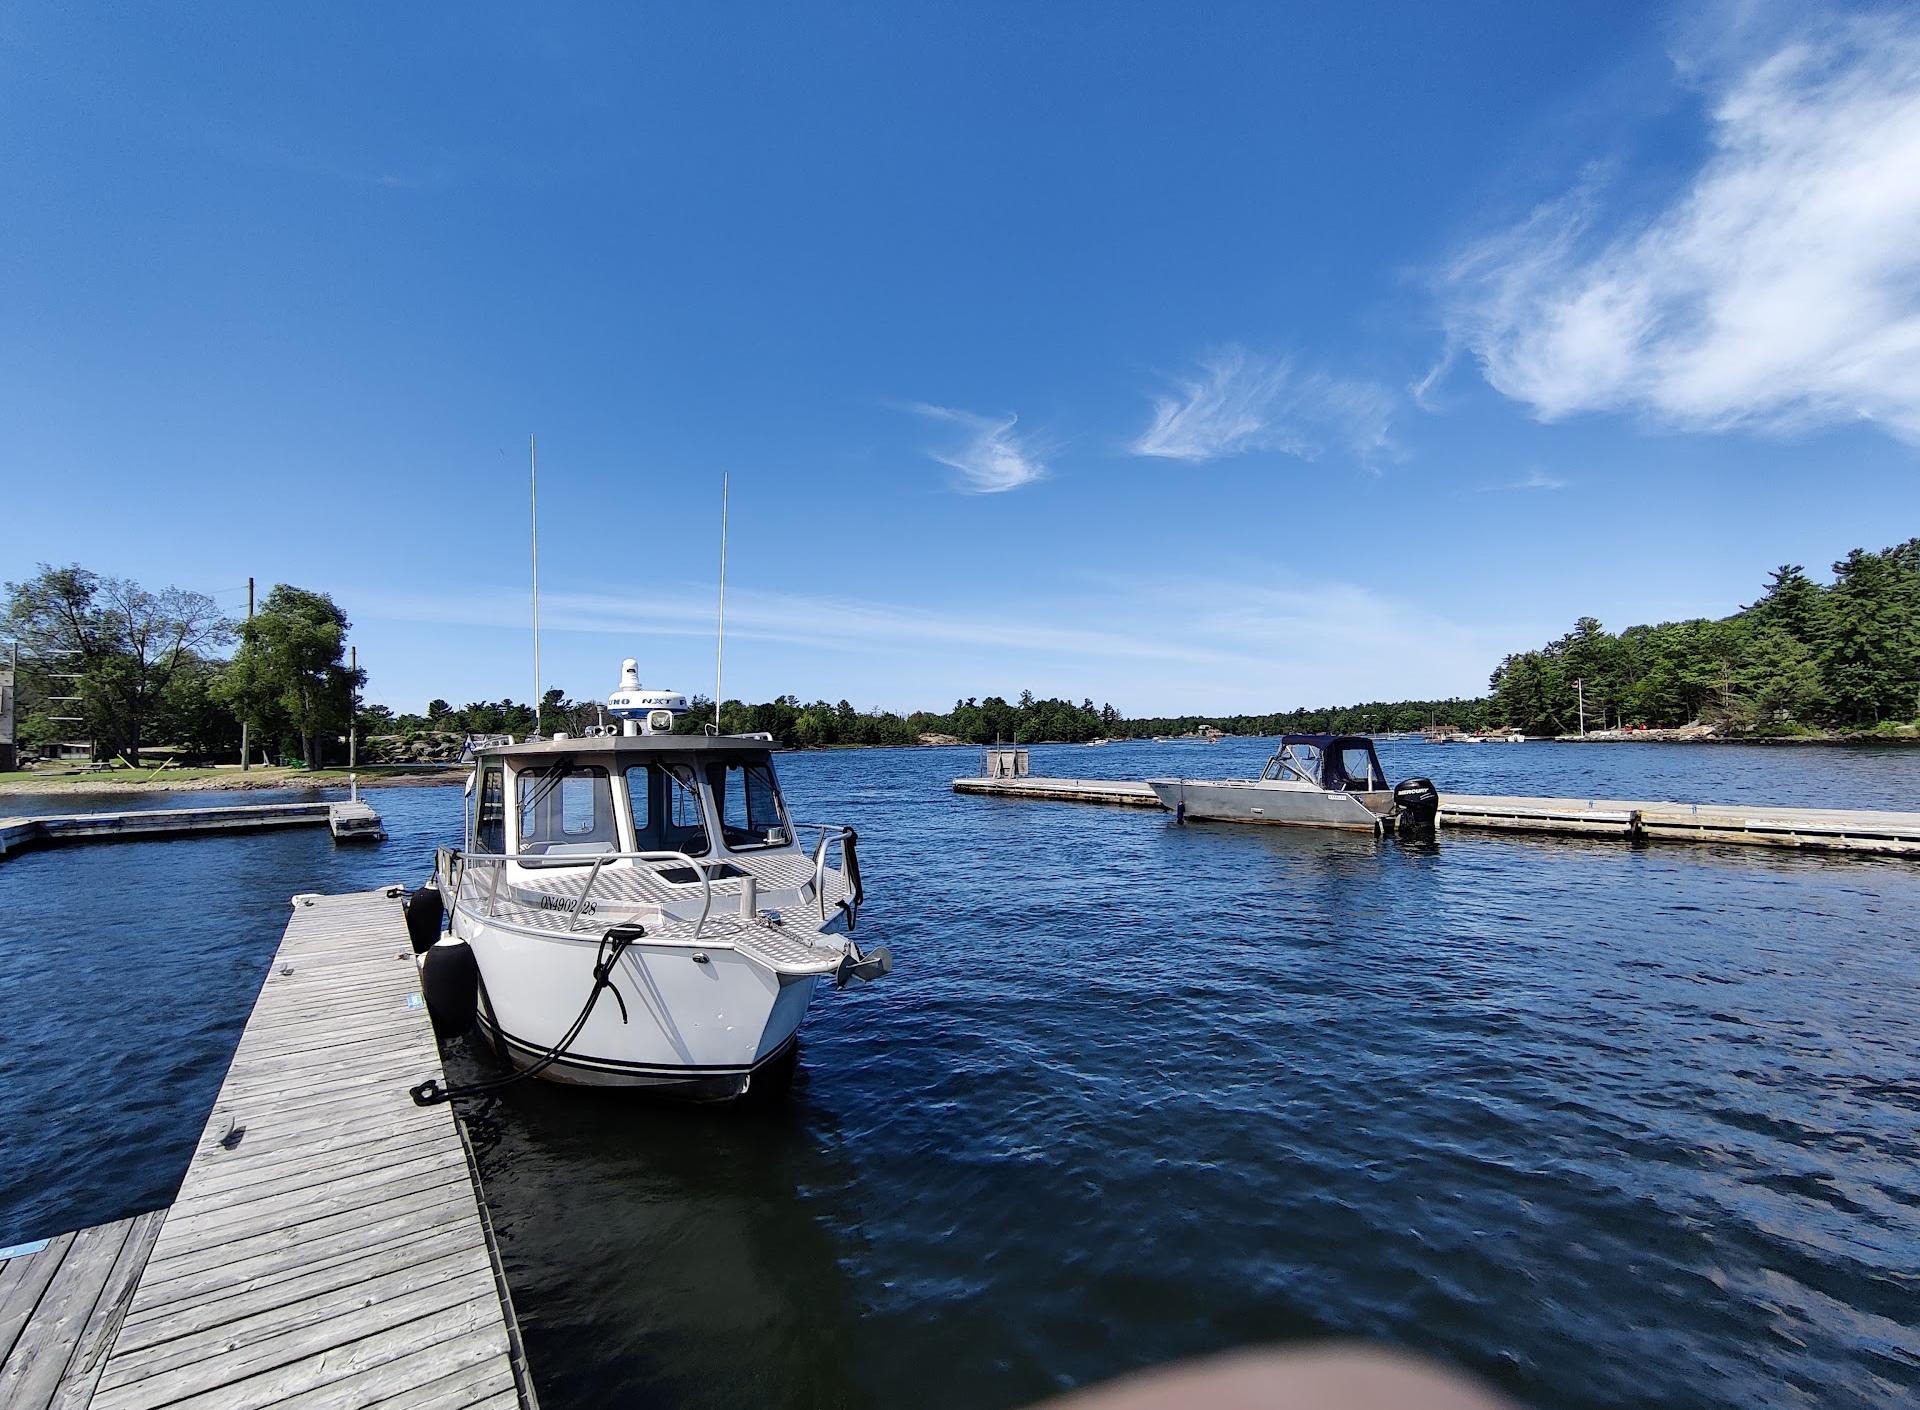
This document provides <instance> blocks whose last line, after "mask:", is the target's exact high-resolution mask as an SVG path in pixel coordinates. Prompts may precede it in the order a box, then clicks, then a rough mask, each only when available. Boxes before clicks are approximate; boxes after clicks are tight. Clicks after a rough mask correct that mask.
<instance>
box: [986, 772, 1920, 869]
mask: <svg viewBox="0 0 1920 1410" xmlns="http://www.w3.org/2000/svg"><path fill="white" fill-rule="evenodd" d="M953 789H954V792H956V793H971V794H982V795H985V796H988V797H994V798H1028V799H1044V800H1049V801H1053V802H1064V803H1106V804H1116V805H1120V806H1125V807H1136V808H1158V807H1160V800H1159V799H1158V798H1156V797H1155V796H1154V793H1153V790H1152V789H1151V788H1149V787H1147V785H1146V784H1144V783H1138V782H1135V781H1133V780H1129V779H1080V778H1035V777H1032V776H1027V777H1022V778H957V779H955V780H954V781H953ZM1439 821H1440V826H1441V827H1442V828H1476V829H1484V830H1488V831H1495V832H1528V833H1540V834H1546V835H1550V836H1552V835H1558V836H1582V835H1591V836H1612V837H1620V838H1623V839H1628V840H1632V841H1638V842H1718V843H1726V844H1730V845H1733V846H1742V847H1795V848H1801V849H1806V850H1812V851H1827V852H1845V853H1861V854H1867V855H1874V856H1920V813H1899V812H1884V811H1871V810H1862V809H1846V808H1786V807H1774V806H1771V805H1765V806H1762V805H1752V804H1739V803H1668V802H1634V801H1622V800H1618V799H1608V798H1524V797H1499V796H1489V795H1483V794H1466V793H1442V794H1441V795H1440V819H1439Z"/></svg>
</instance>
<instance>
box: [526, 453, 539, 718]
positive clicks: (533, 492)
mask: <svg viewBox="0 0 1920 1410" xmlns="http://www.w3.org/2000/svg"><path fill="white" fill-rule="evenodd" d="M527 491H528V494H529V496H530V497H531V500H532V505H531V512H530V514H529V523H530V525H531V528H532V535H533V737H534V738H535V739H538V738H539V737H540V447H539V445H538V443H537V442H536V440H535V438H534V435H533V433H532V432H528V433H527Z"/></svg>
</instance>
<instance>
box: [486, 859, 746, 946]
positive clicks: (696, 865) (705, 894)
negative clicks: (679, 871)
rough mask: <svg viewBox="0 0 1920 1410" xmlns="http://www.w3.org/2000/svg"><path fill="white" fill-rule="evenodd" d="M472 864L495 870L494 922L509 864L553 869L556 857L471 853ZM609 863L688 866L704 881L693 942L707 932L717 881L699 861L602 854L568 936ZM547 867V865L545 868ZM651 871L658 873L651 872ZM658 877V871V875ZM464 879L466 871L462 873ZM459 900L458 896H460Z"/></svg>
mask: <svg viewBox="0 0 1920 1410" xmlns="http://www.w3.org/2000/svg"><path fill="white" fill-rule="evenodd" d="M463 860H464V861H466V862H468V863H472V862H478V863H480V864H481V865H482V866H489V867H491V868H493V879H492V884H491V886H490V887H489V889H488V891H487V915H488V917H489V918H491V917H492V916H493V915H494V911H495V902H496V900H497V898H498V897H499V894H500V877H501V874H502V873H503V872H504V871H505V870H506V863H508V862H519V863H520V864H521V865H522V866H525V865H527V864H528V863H530V862H531V863H534V864H535V865H536V866H539V867H540V869H541V870H546V869H548V868H551V867H552V866H553V861H554V859H553V857H552V856H551V855H550V854H548V853H545V852H480V853H469V854H467V856H466V857H465V858H464V859H463ZM608 862H677V863H679V864H681V865H683V866H685V867H686V868H687V869H688V870H689V871H691V872H692V873H693V874H694V875H695V876H697V877H699V878H700V918H699V919H698V920H696V921H695V922H694V925H693V938H694V939H695V940H698V939H699V938H700V932H701V931H702V930H703V929H705V928H706V924H707V917H708V916H709V915H710V914H711V913H712V911H713V878H712V877H711V876H709V875H708V874H707V864H706V863H704V862H698V861H695V860H694V859H693V858H692V857H690V856H688V855H687V854H686V853H685V852H601V853H598V854H597V855H596V856H595V857H594V860H593V870H592V871H590V872H588V873H587V884H586V885H585V886H584V887H582V888H581V890H580V895H579V896H578V897H577V898H575V899H574V901H573V914H572V915H571V916H569V917H568V918H567V932H568V933H569V934H571V933H573V932H574V931H575V930H577V929H578V928H579V925H580V915H581V912H583V911H584V910H585V909H586V905H587V897H588V895H589V894H590V893H591V892H592V890H593V888H594V884H595V883H596V882H598V881H599V879H600V872H601V870H602V868H604V867H605V865H606V864H607V863H608ZM542 864H544V865H542ZM649 870H654V869H653V868H651V867H650V868H649ZM655 874H656V875H657V874H658V873H657V871H656V872H655ZM461 875H462V878H463V879H464V877H465V870H464V868H463V870H462V873H461ZM660 884H661V885H663V886H691V885H693V883H692V882H690V881H668V880H666V879H665V878H664V877H663V878H661V883H660ZM456 899H457V893H456Z"/></svg>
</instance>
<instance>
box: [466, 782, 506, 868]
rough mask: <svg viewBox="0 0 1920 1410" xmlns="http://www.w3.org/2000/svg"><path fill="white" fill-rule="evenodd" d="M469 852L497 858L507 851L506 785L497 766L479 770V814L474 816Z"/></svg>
mask: <svg viewBox="0 0 1920 1410" xmlns="http://www.w3.org/2000/svg"><path fill="white" fill-rule="evenodd" d="M473 850H474V851H476V852H492V853H493V854H494V855H496V856H498V855H499V854H500V853H502V852H505V851H506V850H507V783H506V774H505V770H503V769H502V768H501V766H500V765H499V764H488V765H487V766H486V767H485V768H483V769H482V770H480V810H479V812H477V813H476V814H475V815H474V823H473Z"/></svg>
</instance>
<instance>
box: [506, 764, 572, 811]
mask: <svg viewBox="0 0 1920 1410" xmlns="http://www.w3.org/2000/svg"><path fill="white" fill-rule="evenodd" d="M578 767H579V763H578V761H577V760H574V759H566V760H563V761H561V763H560V764H558V765H557V766H555V767H553V768H550V769H548V770H547V771H546V772H545V773H543V774H541V776H540V787H539V788H538V789H537V790H536V791H535V793H534V795H533V797H531V798H529V799H527V801H526V802H525V803H522V804H521V805H520V808H521V811H522V812H523V813H526V812H530V811H532V810H533V809H535V808H538V807H539V806H540V805H541V804H542V803H544V802H546V801H547V798H548V796H549V795H550V794H551V793H552V792H553V790H554V789H556V788H558V787H559V786H560V780H561V779H563V778H565V777H566V776H567V775H568V774H570V773H572V772H573V771H574V770H575V769H576V768H578Z"/></svg>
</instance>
